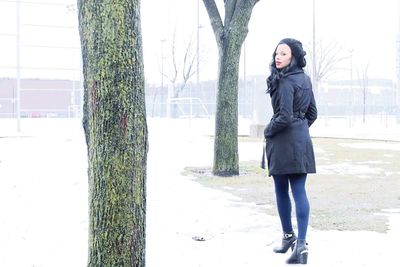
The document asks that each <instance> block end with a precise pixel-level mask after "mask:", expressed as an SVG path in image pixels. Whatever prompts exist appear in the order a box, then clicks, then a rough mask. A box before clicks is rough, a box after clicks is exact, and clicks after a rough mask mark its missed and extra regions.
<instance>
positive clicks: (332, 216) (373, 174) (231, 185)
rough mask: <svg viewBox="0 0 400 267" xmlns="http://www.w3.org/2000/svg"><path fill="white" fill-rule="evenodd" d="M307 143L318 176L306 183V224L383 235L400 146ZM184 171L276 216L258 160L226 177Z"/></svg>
mask: <svg viewBox="0 0 400 267" xmlns="http://www.w3.org/2000/svg"><path fill="white" fill-rule="evenodd" d="M241 141H247V142H249V141H250V142H251V141H252V140H241ZM253 141H254V140H253ZM257 142H259V140H257ZM313 142H314V145H315V152H316V161H317V172H318V173H317V174H313V175H309V178H308V181H307V192H308V197H309V201H310V205H311V217H310V225H311V226H312V227H314V228H316V229H319V230H368V231H377V232H385V231H387V217H386V216H385V215H384V210H385V209H400V143H399V142H385V141H367V140H351V139H329V138H315V139H313ZM187 170H188V171H189V173H191V174H194V175H195V176H196V177H197V178H196V179H195V181H198V182H199V183H201V184H202V185H204V186H206V187H212V188H217V189H221V190H224V191H228V192H230V193H232V194H234V195H236V196H239V197H241V198H242V199H243V201H247V202H254V203H257V204H258V205H259V206H260V208H262V209H263V210H265V212H267V213H268V214H271V215H277V211H276V206H275V194H274V189H273V181H272V178H271V177H268V175H267V173H266V171H264V170H262V169H260V168H259V162H254V161H253V162H242V163H241V173H242V174H241V175H240V176H236V177H230V178H226V177H223V178H221V177H215V176H212V175H211V174H210V173H211V172H210V167H204V168H187Z"/></svg>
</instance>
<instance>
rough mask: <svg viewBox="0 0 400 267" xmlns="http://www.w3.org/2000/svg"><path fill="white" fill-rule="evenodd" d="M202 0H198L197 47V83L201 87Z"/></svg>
mask: <svg viewBox="0 0 400 267" xmlns="http://www.w3.org/2000/svg"><path fill="white" fill-rule="evenodd" d="M199 2H200V0H197V46H196V64H197V66H196V82H197V86H198V85H199V80H200V60H199V53H200V10H199V9H200V3H199Z"/></svg>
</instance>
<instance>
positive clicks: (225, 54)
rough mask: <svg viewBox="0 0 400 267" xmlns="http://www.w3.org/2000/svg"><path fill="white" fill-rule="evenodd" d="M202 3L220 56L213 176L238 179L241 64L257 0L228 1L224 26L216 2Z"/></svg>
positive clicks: (213, 0) (207, 0)
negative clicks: (243, 48) (243, 45)
mask: <svg viewBox="0 0 400 267" xmlns="http://www.w3.org/2000/svg"><path fill="white" fill-rule="evenodd" d="M203 2H204V5H205V7H206V10H207V12H208V16H209V18H210V22H211V26H212V28H213V30H214V35H215V39H216V42H217V47H218V52H219V54H218V56H219V66H218V92H217V113H216V119H215V139H214V165H213V173H214V174H215V175H219V176H232V175H238V174H239V152H238V81H239V62H240V54H241V47H242V44H243V42H244V40H245V39H246V36H247V33H248V24H249V21H250V18H251V13H252V10H253V7H254V6H255V4H256V3H257V2H258V0H225V1H224V2H225V19H224V23H223V22H222V20H221V16H220V13H219V11H218V9H217V5H216V4H215V0H203Z"/></svg>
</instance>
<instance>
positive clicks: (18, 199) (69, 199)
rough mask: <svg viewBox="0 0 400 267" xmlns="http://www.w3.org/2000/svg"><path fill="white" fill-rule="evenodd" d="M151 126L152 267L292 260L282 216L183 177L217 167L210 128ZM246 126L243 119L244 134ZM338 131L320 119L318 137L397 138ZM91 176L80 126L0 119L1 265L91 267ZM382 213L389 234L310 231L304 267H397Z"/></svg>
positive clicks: (252, 147) (184, 123)
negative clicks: (281, 247)
mask: <svg viewBox="0 0 400 267" xmlns="http://www.w3.org/2000/svg"><path fill="white" fill-rule="evenodd" d="M148 123H149V144H150V148H149V155H148V183H147V192H148V196H147V201H148V207H147V266H148V267H160V266H173V267H225V266H227V267H228V266H229V267H261V266H275V267H279V266H285V264H284V262H285V259H286V258H287V257H288V256H289V254H286V255H281V254H274V253H273V252H272V247H273V246H274V245H275V244H276V243H277V242H278V241H279V239H280V237H281V234H280V227H279V219H278V218H277V217H275V216H269V215H266V214H265V213H263V212H261V210H260V209H259V207H258V206H257V205H255V204H249V203H244V202H241V201H240V199H238V198H236V197H234V196H233V195H230V194H229V193H226V192H221V191H218V190H214V189H209V188H205V187H202V186H201V185H200V184H198V183H197V182H194V181H193V180H192V178H190V177H188V176H183V175H182V174H181V172H182V170H183V168H184V167H185V166H204V165H211V164H212V157H213V153H212V149H213V141H212V139H211V138H210V137H208V136H207V134H212V128H213V121H212V120H207V119H203V120H195V119H193V120H192V121H189V120H167V119H149V121H148ZM249 124H250V122H249V121H246V120H241V123H240V128H239V132H240V133H242V134H246V133H248V132H247V131H248V125H249ZM342 124H343V123H341V122H338V123H333V121H330V122H329V123H328V124H327V123H326V122H324V121H321V122H318V123H316V125H314V126H313V129H312V134H313V135H314V136H341V137H363V138H372V139H389V140H400V131H399V129H400V127H398V126H397V125H395V124H393V125H392V124H390V125H388V124H386V126H387V127H386V126H382V127H378V125H377V124H371V125H369V126H367V125H361V126H358V125H357V124H355V125H353V126H352V127H351V128H349V127H347V126H346V125H342ZM396 138H397V139H396ZM260 144H261V143H257V142H242V143H240V160H259V159H260V152H261V147H260ZM368 144H369V143H368ZM371 149H373V148H371ZM388 149H393V146H392V147H390V148H388ZM86 171H87V158H86V147H85V142H84V135H83V131H82V128H81V123H80V120H77V119H23V120H22V121H21V132H17V131H16V122H15V120H7V119H0V266H1V267H3V266H4V267H14V266H15V267H33V266H34V267H64V266H65V267H81V266H85V265H86V260H87V223H88V220H87V190H88V187H87V177H86ZM393 208H396V207H393ZM397 208H398V207H397ZM382 213H383V214H386V215H387V216H388V217H389V218H390V231H389V232H388V233H386V234H381V233H376V232H365V231H363V232H361V231H359V232H351V231H316V230H314V229H310V230H309V234H308V242H309V250H310V254H309V264H308V266H318V267H320V266H324V267H325V266H326V267H329V266H335V267H336V266H341V267H342V266H349V267H350V266H351V267H353V266H356V267H358V266H359V267H361V266H366V267H367V266H368V267H376V266H385V267H392V266H398V257H397V254H396V252H397V250H398V248H397V247H398V244H397V243H398V242H397V238H398V237H399V236H400V210H398V209H397V210H396V209H392V210H385V211H382ZM196 238H197V239H202V240H204V241H196V240H194V239H196Z"/></svg>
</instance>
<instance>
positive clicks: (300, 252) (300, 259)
mask: <svg viewBox="0 0 400 267" xmlns="http://www.w3.org/2000/svg"><path fill="white" fill-rule="evenodd" d="M307 258H308V248H307V243H306V241H305V240H300V239H298V240H297V241H296V245H295V246H294V250H293V253H292V255H291V256H290V258H289V259H288V260H287V261H286V263H288V264H307Z"/></svg>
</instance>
